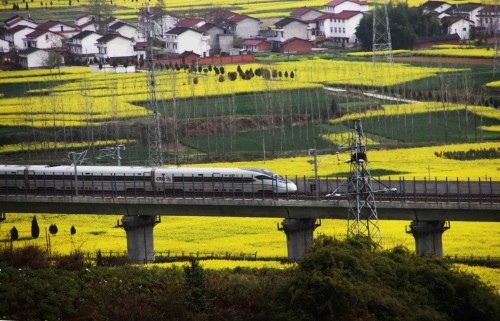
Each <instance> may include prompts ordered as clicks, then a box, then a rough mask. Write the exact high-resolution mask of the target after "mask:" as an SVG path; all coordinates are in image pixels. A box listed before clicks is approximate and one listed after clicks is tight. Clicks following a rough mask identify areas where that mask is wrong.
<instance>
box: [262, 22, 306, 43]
mask: <svg viewBox="0 0 500 321" xmlns="http://www.w3.org/2000/svg"><path fill="white" fill-rule="evenodd" d="M274 26H275V28H273V29H272V30H273V31H274V32H275V35H274V37H272V38H269V40H271V41H278V42H284V41H287V40H288V39H291V38H300V39H306V40H307V39H310V37H311V34H310V32H309V29H308V27H309V26H308V23H307V22H304V21H302V20H299V19H295V18H291V17H286V18H284V19H281V20H280V21H278V22H276V23H275V24H274Z"/></svg>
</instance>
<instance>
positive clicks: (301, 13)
mask: <svg viewBox="0 0 500 321" xmlns="http://www.w3.org/2000/svg"><path fill="white" fill-rule="evenodd" d="M322 14H323V12H321V11H319V10H316V9H314V8H311V7H305V6H304V7H302V8H299V9H295V10H293V11H292V12H291V13H290V17H292V18H295V19H299V20H302V21H305V22H307V21H312V20H314V19H316V18H317V17H319V16H321V15H322Z"/></svg>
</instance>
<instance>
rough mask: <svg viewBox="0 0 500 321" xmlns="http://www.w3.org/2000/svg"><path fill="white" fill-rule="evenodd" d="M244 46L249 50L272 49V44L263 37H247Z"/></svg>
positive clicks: (265, 50)
mask: <svg viewBox="0 0 500 321" xmlns="http://www.w3.org/2000/svg"><path fill="white" fill-rule="evenodd" d="M242 46H243V49H245V50H246V51H248V52H268V51H271V50H272V44H271V43H270V42H269V41H266V40H262V39H245V40H244V41H243V45H242Z"/></svg>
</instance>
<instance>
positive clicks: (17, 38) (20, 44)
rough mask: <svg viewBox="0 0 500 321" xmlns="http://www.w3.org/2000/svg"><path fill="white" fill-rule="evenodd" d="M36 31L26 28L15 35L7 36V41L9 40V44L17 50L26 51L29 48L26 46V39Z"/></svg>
mask: <svg viewBox="0 0 500 321" xmlns="http://www.w3.org/2000/svg"><path fill="white" fill-rule="evenodd" d="M33 31H34V30H33V29H30V28H25V29H23V30H20V31H18V32H16V33H15V34H13V35H10V34H9V35H6V36H5V40H7V41H8V42H9V43H11V44H13V45H14V47H15V48H16V49H19V50H22V49H26V48H27V47H26V46H25V44H24V38H26V35H27V34H29V33H32V32H33Z"/></svg>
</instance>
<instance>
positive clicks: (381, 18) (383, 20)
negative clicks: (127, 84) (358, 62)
mask: <svg viewBox="0 0 500 321" xmlns="http://www.w3.org/2000/svg"><path fill="white" fill-rule="evenodd" d="M379 1H383V6H382V4H381V3H379ZM382 10H383V12H381V11H382ZM372 32H373V38H372V45H373V48H372V49H373V54H372V62H373V63H375V62H376V61H377V53H379V52H382V53H383V56H384V57H385V58H386V60H387V61H388V62H389V63H392V62H393V60H392V41H391V29H390V27H389V15H388V13H387V4H386V0H375V1H374V2H373V26H372Z"/></svg>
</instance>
